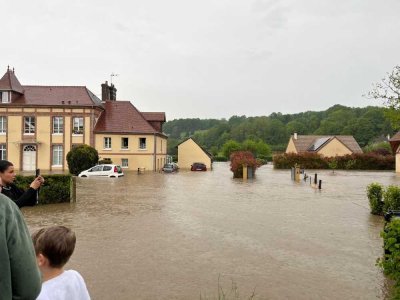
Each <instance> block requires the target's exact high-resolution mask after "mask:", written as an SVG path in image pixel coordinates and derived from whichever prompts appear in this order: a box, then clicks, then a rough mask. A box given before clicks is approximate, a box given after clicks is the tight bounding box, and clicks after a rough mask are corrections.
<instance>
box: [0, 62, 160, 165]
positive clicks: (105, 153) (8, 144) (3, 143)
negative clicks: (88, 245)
mask: <svg viewBox="0 0 400 300" xmlns="http://www.w3.org/2000/svg"><path fill="white" fill-rule="evenodd" d="M101 88H102V99H99V98H98V97H96V95H95V94H94V93H92V92H91V91H90V90H89V89H88V88H86V87H85V86H37V85H21V84H20V82H19V81H18V79H17V77H16V75H15V72H14V70H11V69H10V68H8V69H7V72H6V73H5V74H4V76H3V77H2V78H1V79H0V159H7V160H10V161H12V162H13V164H14V166H15V167H16V169H18V170H24V171H31V170H35V169H36V168H40V169H43V170H66V169H67V162H66V154H67V153H68V152H69V151H70V150H71V149H72V148H73V147H74V146H76V145H80V144H87V145H90V146H92V147H95V148H96V150H97V151H98V152H99V156H100V158H110V159H111V160H112V161H113V163H115V164H120V165H121V166H122V167H123V168H126V169H131V170H137V168H139V167H142V168H146V170H159V169H160V168H161V167H162V166H163V164H164V163H165V160H166V154H167V136H166V135H164V134H163V133H162V124H163V123H164V122H165V113H163V112H161V113H142V112H140V111H138V110H137V108H136V107H135V106H134V105H133V104H132V103H131V102H129V101H117V100H116V93H117V89H116V88H115V87H114V85H112V84H111V86H109V85H108V83H107V82H105V83H103V84H102V85H101Z"/></svg>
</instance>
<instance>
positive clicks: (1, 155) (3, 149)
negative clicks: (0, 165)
mask: <svg viewBox="0 0 400 300" xmlns="http://www.w3.org/2000/svg"><path fill="white" fill-rule="evenodd" d="M0 159H1V160H7V145H6V144H0Z"/></svg>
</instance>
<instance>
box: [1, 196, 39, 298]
mask: <svg viewBox="0 0 400 300" xmlns="http://www.w3.org/2000/svg"><path fill="white" fill-rule="evenodd" d="M5 198H6V197H5V196H3V195H0V201H9V205H7V206H6V214H5V216H6V227H7V229H6V239H7V247H8V254H9V261H10V271H11V286H12V299H32V300H33V299H36V297H37V296H38V295H39V293H40V289H41V278H40V272H39V269H38V267H37V263H36V255H35V250H34V248H33V243H32V239H31V236H30V234H29V231H28V228H27V227H26V224H25V221H24V219H23V216H22V214H21V212H20V210H19V209H18V208H17V206H16V205H14V203H11V201H10V200H9V199H8V198H7V199H5Z"/></svg>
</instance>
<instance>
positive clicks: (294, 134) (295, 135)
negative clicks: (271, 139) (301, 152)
mask: <svg viewBox="0 0 400 300" xmlns="http://www.w3.org/2000/svg"><path fill="white" fill-rule="evenodd" d="M293 138H294V139H295V140H297V132H295V133H293Z"/></svg>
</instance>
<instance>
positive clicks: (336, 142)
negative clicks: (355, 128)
mask: <svg viewBox="0 0 400 300" xmlns="http://www.w3.org/2000/svg"><path fill="white" fill-rule="evenodd" d="M307 152H308V153H318V154H320V155H323V156H326V157H332V156H343V155H347V154H353V153H362V152H363V151H362V149H361V148H360V146H359V145H358V143H357V141H356V140H355V139H354V137H353V136H350V135H329V136H322V135H298V134H296V133H295V134H293V135H292V136H291V137H290V139H289V143H288V145H287V148H286V153H299V154H300V153H307Z"/></svg>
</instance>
